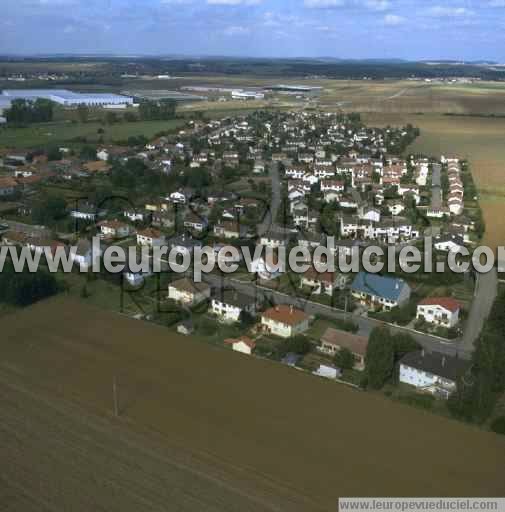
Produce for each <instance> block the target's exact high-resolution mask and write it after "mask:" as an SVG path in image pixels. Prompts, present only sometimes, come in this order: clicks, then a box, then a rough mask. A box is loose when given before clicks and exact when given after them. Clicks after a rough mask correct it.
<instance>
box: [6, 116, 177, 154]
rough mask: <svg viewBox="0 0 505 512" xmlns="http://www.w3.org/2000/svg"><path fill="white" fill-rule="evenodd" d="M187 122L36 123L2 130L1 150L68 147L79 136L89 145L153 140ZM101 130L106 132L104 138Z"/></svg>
mask: <svg viewBox="0 0 505 512" xmlns="http://www.w3.org/2000/svg"><path fill="white" fill-rule="evenodd" d="M184 123H185V120H184V119H177V120H173V121H139V122H135V123H125V122H123V123H117V124H112V125H104V124H100V123H98V122H90V123H72V122H70V121H59V122H53V123H41V124H33V125H31V126H29V127H24V128H0V147H7V148H11V147H12V148H31V147H38V146H47V145H52V144H65V143H69V142H72V140H73V139H76V138H77V137H85V138H86V140H87V142H90V143H97V142H98V140H99V138H100V136H102V137H103V140H104V142H112V141H119V140H126V139H127V138H128V137H130V136H137V135H145V136H146V137H148V138H149V137H153V136H154V135H155V134H156V133H158V132H161V131H165V130H173V129H174V128H177V127H179V126H182V125H184ZM99 128H102V129H103V130H104V133H103V134H102V135H101V134H99V133H98V130H99Z"/></svg>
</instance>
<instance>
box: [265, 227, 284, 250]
mask: <svg viewBox="0 0 505 512" xmlns="http://www.w3.org/2000/svg"><path fill="white" fill-rule="evenodd" d="M290 238H291V236H290V234H289V233H287V232H286V231H282V230H280V229H275V228H272V229H271V230H269V231H268V232H266V233H265V234H264V235H262V236H261V238H260V244H261V245H265V246H268V247H272V248H277V247H285V246H287V245H288V242H289V240H290Z"/></svg>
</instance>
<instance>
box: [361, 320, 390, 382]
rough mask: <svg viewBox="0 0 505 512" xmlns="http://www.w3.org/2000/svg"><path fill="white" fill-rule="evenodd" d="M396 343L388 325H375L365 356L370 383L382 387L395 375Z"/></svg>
mask: <svg viewBox="0 0 505 512" xmlns="http://www.w3.org/2000/svg"><path fill="white" fill-rule="evenodd" d="M394 357H395V350H394V343H393V339H392V338H391V333H390V332H389V329H388V328H387V327H375V328H374V329H373V330H372V332H371V333H370V338H369V340H368V347H367V351H366V356H365V367H366V374H367V378H368V385H369V386H370V387H371V388H372V389H381V388H382V387H383V386H384V384H385V383H386V382H387V381H388V380H389V379H390V378H391V376H392V375H393V369H394Z"/></svg>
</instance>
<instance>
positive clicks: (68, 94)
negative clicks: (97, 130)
mask: <svg viewBox="0 0 505 512" xmlns="http://www.w3.org/2000/svg"><path fill="white" fill-rule="evenodd" d="M39 98H40V99H47V100H51V101H54V102H55V103H58V104H60V105H64V106H67V107H71V106H78V105H88V106H90V107H94V106H100V107H101V106H104V105H131V104H133V98H132V97H130V96H122V95H120V94H111V93H80V92H74V91H68V90H66V89H4V90H3V92H2V94H1V95H0V102H2V103H3V102H5V101H12V100H17V99H23V100H36V99H39Z"/></svg>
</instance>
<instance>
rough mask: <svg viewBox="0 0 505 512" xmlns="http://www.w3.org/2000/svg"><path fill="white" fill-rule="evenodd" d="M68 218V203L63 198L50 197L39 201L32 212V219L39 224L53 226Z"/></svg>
mask: <svg viewBox="0 0 505 512" xmlns="http://www.w3.org/2000/svg"><path fill="white" fill-rule="evenodd" d="M66 216H67V203H66V202H65V199H63V197H60V196H57V195H48V196H45V197H43V198H42V199H39V201H37V202H36V203H35V206H34V207H33V210H32V219H33V221H34V222H36V223H37V224H47V225H51V224H53V223H54V222H57V221H59V220H62V219H64V218H65V217H66Z"/></svg>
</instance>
